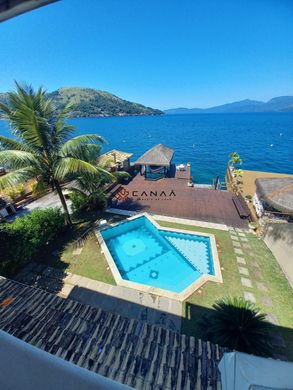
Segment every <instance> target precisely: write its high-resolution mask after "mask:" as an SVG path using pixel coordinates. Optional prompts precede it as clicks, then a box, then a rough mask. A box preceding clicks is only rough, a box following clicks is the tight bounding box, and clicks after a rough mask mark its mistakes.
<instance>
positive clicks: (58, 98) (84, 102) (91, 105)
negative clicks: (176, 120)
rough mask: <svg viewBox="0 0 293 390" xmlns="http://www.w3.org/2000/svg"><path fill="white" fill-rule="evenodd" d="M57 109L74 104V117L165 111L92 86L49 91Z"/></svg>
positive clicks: (1, 97) (3, 96) (2, 96)
mask: <svg viewBox="0 0 293 390" xmlns="http://www.w3.org/2000/svg"><path fill="white" fill-rule="evenodd" d="M48 96H49V97H50V98H52V100H53V102H54V104H55V106H56V111H57V112H58V111H60V110H61V109H62V108H63V107H64V106H65V105H66V104H67V103H69V102H70V103H72V104H73V110H72V113H71V116H72V117H107V116H129V115H134V116H138V115H163V114H164V112H163V111H160V110H157V109H154V108H151V107H146V106H143V105H142V104H138V103H133V102H129V101H127V100H124V99H121V98H120V97H118V96H115V95H112V94H111V93H109V92H105V91H100V90H97V89H92V88H74V87H72V88H71V87H70V88H59V89H58V90H57V91H53V92H49V93H48ZM6 100H7V94H6V93H0V102H1V101H2V102H4V103H5V102H6Z"/></svg>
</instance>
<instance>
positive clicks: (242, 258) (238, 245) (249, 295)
mask: <svg viewBox="0 0 293 390" xmlns="http://www.w3.org/2000/svg"><path fill="white" fill-rule="evenodd" d="M246 232H247V231H245V230H243V229H238V228H232V227H231V228H229V233H230V237H231V239H232V243H233V248H234V253H235V258H236V261H237V266H238V272H239V277H240V281H241V284H242V286H243V290H244V292H243V297H244V298H245V299H246V300H247V301H251V302H253V303H256V304H261V306H263V307H266V308H267V310H266V312H267V321H269V322H271V323H272V324H273V325H279V320H278V318H277V317H276V316H275V315H274V314H273V313H270V308H271V307H272V306H273V301H272V299H271V298H270V297H269V296H268V294H267V292H268V288H267V286H266V284H265V282H264V280H263V276H262V273H261V270H260V267H259V264H258V262H257V260H256V256H255V253H254V252H253V250H252V248H251V246H250V244H249V241H248V239H247V237H246ZM248 265H249V266H251V267H250V269H251V268H253V274H254V280H253V282H252V280H251V278H250V273H249V270H248V268H247V266H248ZM254 288H256V289H257V290H258V291H259V292H261V297H260V298H259V301H257V299H256V297H255V295H254V293H253V289H254ZM272 343H273V345H275V346H276V347H285V343H284V340H283V338H282V336H281V335H280V334H273V335H272Z"/></svg>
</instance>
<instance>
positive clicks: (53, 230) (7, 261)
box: [0, 208, 65, 276]
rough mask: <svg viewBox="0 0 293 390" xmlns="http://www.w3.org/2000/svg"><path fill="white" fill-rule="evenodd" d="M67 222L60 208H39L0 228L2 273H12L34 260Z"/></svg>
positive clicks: (6, 274) (0, 266)
mask: <svg viewBox="0 0 293 390" xmlns="http://www.w3.org/2000/svg"><path fill="white" fill-rule="evenodd" d="M64 226H65V217H64V215H63V214H62V213H61V211H60V209H58V208H56V209H46V210H35V211H33V212H32V214H30V215H26V216H25V217H23V218H17V219H16V220H15V221H14V222H13V223H11V224H6V225H3V227H1V230H0V253H1V260H0V273H1V275H5V276H11V275H13V273H15V272H16V270H17V269H18V268H19V267H20V266H22V265H24V264H26V263H27V262H29V261H31V260H33V258H34V257H35V256H36V255H37V254H39V252H40V251H41V249H42V248H44V247H45V246H46V245H47V244H48V243H49V241H51V240H53V239H54V238H55V237H56V236H57V234H58V233H59V232H60V231H61V230H62V229H63V227H64Z"/></svg>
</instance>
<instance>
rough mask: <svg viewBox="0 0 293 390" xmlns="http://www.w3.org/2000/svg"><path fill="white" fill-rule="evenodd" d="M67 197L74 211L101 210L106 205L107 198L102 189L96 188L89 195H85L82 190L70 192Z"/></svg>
mask: <svg viewBox="0 0 293 390" xmlns="http://www.w3.org/2000/svg"><path fill="white" fill-rule="evenodd" d="M69 198H70V200H71V202H72V208H73V210H74V211H81V210H87V211H90V210H95V209H98V210H103V209H105V207H106V206H107V198H106V195H105V193H104V191H103V190H101V189H98V190H96V191H94V192H92V193H91V194H90V195H86V194H84V193H82V192H79V191H78V192H77V191H76V192H75V191H74V192H71V193H70V195H69Z"/></svg>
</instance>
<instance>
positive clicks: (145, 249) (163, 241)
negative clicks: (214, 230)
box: [101, 217, 214, 293]
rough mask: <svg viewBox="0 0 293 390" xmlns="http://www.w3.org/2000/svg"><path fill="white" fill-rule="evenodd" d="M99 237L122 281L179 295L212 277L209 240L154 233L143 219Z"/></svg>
mask: <svg viewBox="0 0 293 390" xmlns="http://www.w3.org/2000/svg"><path fill="white" fill-rule="evenodd" d="M101 234H102V236H103V238H104V240H105V242H106V245H107V247H108V249H109V251H110V253H111V255H112V257H113V259H114V261H115V264H116V266H117V268H118V270H119V272H120V274H121V277H122V278H123V279H125V280H130V281H132V282H136V283H141V284H146V285H149V286H152V287H157V288H161V289H164V290H169V291H173V292H176V293H180V292H182V291H183V290H184V289H185V288H186V287H188V286H189V285H190V284H191V283H193V282H194V281H195V280H197V279H198V278H199V277H200V276H201V275H203V274H210V275H214V267H213V259H212V252H211V245H210V239H209V237H204V236H196V235H193V234H192V235H191V234H185V233H179V232H171V231H168V230H158V229H157V228H156V227H155V226H154V225H153V224H152V223H151V222H150V221H149V220H148V219H147V218H146V217H139V218H136V219H134V220H131V221H127V222H123V223H121V224H119V225H117V226H114V227H112V228H108V229H106V230H103V231H102V233H101Z"/></svg>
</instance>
